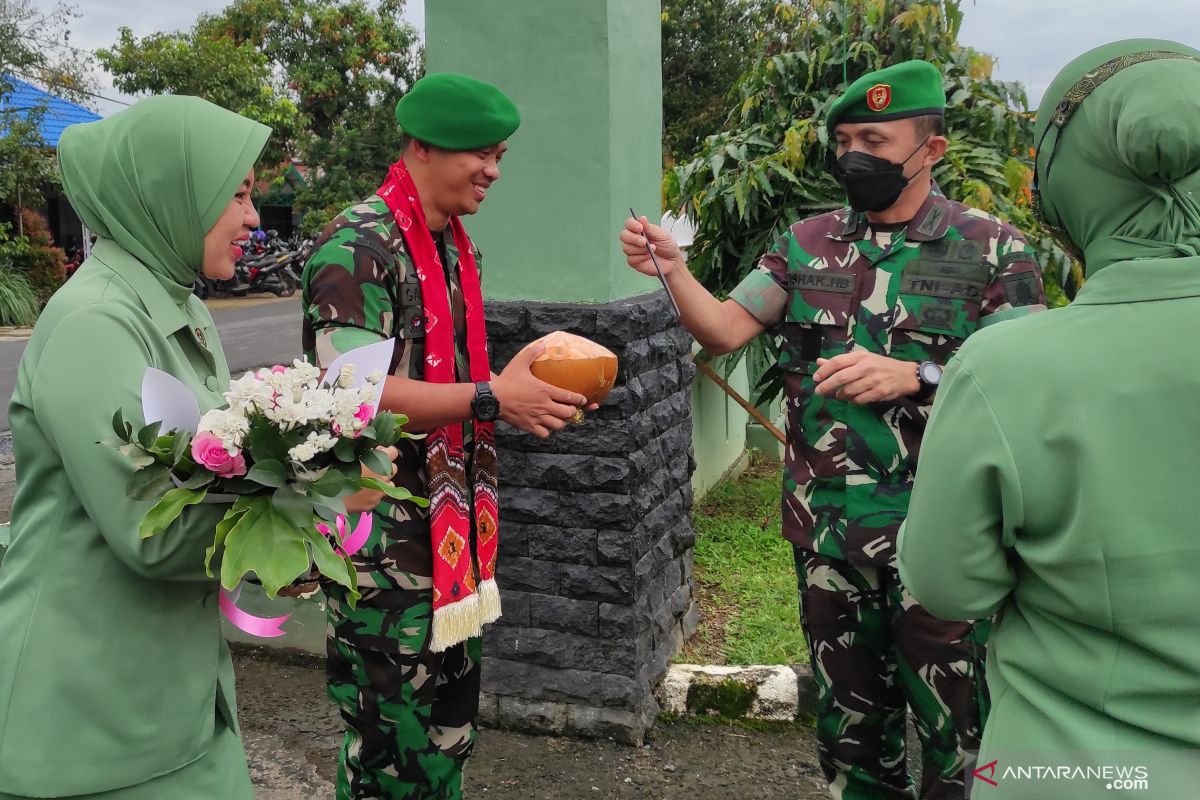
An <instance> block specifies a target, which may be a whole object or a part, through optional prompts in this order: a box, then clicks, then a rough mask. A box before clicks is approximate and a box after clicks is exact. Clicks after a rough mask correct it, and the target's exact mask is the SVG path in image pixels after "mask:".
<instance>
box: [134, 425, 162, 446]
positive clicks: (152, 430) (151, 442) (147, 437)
mask: <svg viewBox="0 0 1200 800" xmlns="http://www.w3.org/2000/svg"><path fill="white" fill-rule="evenodd" d="M161 428H162V422H152V423H150V424H149V425H147V426H146V427H144V428H142V429H141V430H140V431H138V436H137V438H138V443H139V444H141V446H142V447H143V448H144V449H146V450H152V449H154V446H155V445H156V444H157V443H158V431H159V429H161Z"/></svg>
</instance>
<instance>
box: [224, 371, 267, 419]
mask: <svg viewBox="0 0 1200 800" xmlns="http://www.w3.org/2000/svg"><path fill="white" fill-rule="evenodd" d="M274 398H275V392H274V390H273V389H272V388H271V387H270V386H268V385H267V384H266V383H263V382H262V381H261V380H259V379H258V377H257V376H256V375H254V373H252V372H247V373H246V375H245V376H244V377H242V378H239V379H238V380H236V381H234V382H233V383H231V384H230V385H229V391H228V392H226V393H225V402H227V403H228V404H229V410H230V411H232V412H233V413H235V414H243V415H245V414H246V413H247V412H250V411H253V410H255V409H257V410H259V411H265V410H267V409H268V408H270V407H271V406H272V405H273V404H274Z"/></svg>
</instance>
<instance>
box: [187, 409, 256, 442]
mask: <svg viewBox="0 0 1200 800" xmlns="http://www.w3.org/2000/svg"><path fill="white" fill-rule="evenodd" d="M199 432H200V433H205V432H207V433H211V434H212V435H213V436H216V437H217V438H219V439H220V440H221V443H222V444H223V445H225V449H226V450H229V451H230V452H233V451H235V450H239V449H241V446H242V441H243V439H245V437H246V434H247V433H249V432H250V421H249V420H248V419H246V418H245V417H244V416H242V415H241V414H238V413H235V412H233V411H228V410H225V409H219V408H218V409H214V410H212V411H209V412H208V413H207V414H205V415H204V416H203V417H201V418H200V430H199Z"/></svg>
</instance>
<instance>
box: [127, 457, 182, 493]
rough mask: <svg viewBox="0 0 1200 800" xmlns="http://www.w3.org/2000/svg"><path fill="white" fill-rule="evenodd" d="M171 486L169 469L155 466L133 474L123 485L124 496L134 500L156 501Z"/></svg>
mask: <svg viewBox="0 0 1200 800" xmlns="http://www.w3.org/2000/svg"><path fill="white" fill-rule="evenodd" d="M171 486H172V483H171V470H170V468H169V467H163V466H157V465H155V466H150V467H144V468H142V469H140V470H138V471H137V472H135V473H133V475H131V476H130V478H129V482H128V483H126V484H125V494H127V495H128V496H129V497H131V498H133V499H134V500H157V499H158V498H160V497H162V496H163V494H164V493H165V492H166V491H167V490H168V489H170V488H171Z"/></svg>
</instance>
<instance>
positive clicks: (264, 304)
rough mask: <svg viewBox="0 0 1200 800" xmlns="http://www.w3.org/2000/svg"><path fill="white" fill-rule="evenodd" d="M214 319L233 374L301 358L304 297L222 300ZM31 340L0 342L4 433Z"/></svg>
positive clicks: (1, 425) (0, 420) (1, 426)
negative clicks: (301, 300) (10, 399)
mask: <svg viewBox="0 0 1200 800" xmlns="http://www.w3.org/2000/svg"><path fill="white" fill-rule="evenodd" d="M213 305H214V306H215V308H214V310H213V319H214V320H216V323H217V331H218V332H219V333H220V335H221V344H222V345H223V346H224V348H225V357H226V358H227V359H228V360H229V371H230V372H232V373H233V374H234V376H235V377H236V376H237V375H238V373H240V372H243V371H245V370H248V369H250V368H252V367H261V366H264V365H267V364H278V363H284V364H289V363H291V361H292V359H294V358H296V357H298V356H299V355H300V297H299V295H298V294H297V295H295V296H293V297H291V298H288V299H286V300H267V301H262V300H260V299H258V298H252V299H246V300H219V301H216V303H214V304H213ZM27 343H28V339H6V340H3V341H0V397H3V398H4V403H3V406H2V407H0V431H7V430H8V401H9V398H11V397H12V393H13V387H14V386H15V385H16V380H17V367H18V366H19V365H20V363H21V355H22V354H23V353H24V352H25V345H26V344H27Z"/></svg>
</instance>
